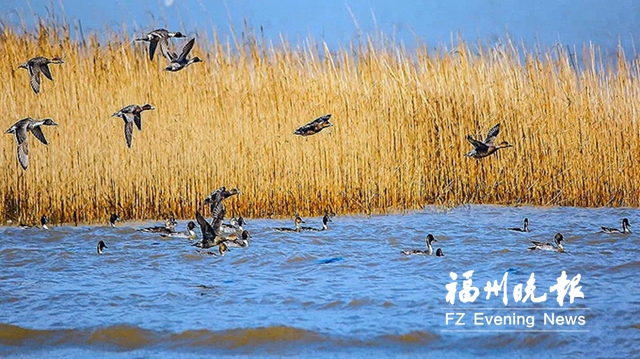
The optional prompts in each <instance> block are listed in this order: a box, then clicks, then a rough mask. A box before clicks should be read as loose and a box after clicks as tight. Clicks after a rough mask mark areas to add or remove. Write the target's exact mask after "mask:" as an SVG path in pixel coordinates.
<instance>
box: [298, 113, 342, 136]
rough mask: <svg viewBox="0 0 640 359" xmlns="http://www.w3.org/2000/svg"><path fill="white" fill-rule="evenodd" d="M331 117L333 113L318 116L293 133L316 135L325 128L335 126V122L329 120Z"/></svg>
mask: <svg viewBox="0 0 640 359" xmlns="http://www.w3.org/2000/svg"><path fill="white" fill-rule="evenodd" d="M330 118H331V114H328V115H324V116H321V117H318V118H316V119H315V120H313V121H311V122H309V123H307V124H306V125H304V126H300V127H299V128H298V129H297V130H296V131H295V132H294V133H293V134H294V135H299V136H311V135H315V134H316V133H318V132H320V131H322V130H323V129H325V128H327V127H331V126H333V124H332V123H331V122H329V119H330Z"/></svg>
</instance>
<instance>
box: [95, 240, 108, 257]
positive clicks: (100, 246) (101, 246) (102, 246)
mask: <svg viewBox="0 0 640 359" xmlns="http://www.w3.org/2000/svg"><path fill="white" fill-rule="evenodd" d="M105 248H109V247H107V245H106V244H104V241H100V242H98V254H102V251H103V250H104V249H105Z"/></svg>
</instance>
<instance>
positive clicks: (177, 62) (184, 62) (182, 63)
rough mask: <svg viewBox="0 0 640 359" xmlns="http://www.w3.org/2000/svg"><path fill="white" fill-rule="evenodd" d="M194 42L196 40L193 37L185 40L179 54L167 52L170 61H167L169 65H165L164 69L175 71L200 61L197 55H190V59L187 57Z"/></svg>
mask: <svg viewBox="0 0 640 359" xmlns="http://www.w3.org/2000/svg"><path fill="white" fill-rule="evenodd" d="M195 42H196V39H195V38H193V39H191V40H190V41H189V42H187V43H186V44H185V45H184V47H183V48H182V52H181V53H180V56H178V55H176V53H175V52H168V53H167V55H168V56H169V57H168V58H169V60H170V61H171V63H169V66H167V67H165V68H164V70H165V71H171V72H176V71H180V70H182V69H184V68H185V67H187V66H189V65H191V64H194V63H196V62H202V60H200V58H199V57H197V56H196V57H192V58H190V59H189V58H188V57H189V52H191V49H192V48H193V44H194V43H195Z"/></svg>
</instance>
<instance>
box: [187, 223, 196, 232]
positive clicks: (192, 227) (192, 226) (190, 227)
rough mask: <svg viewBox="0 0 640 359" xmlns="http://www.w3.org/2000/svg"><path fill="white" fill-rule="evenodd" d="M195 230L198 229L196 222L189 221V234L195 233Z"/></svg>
mask: <svg viewBox="0 0 640 359" xmlns="http://www.w3.org/2000/svg"><path fill="white" fill-rule="evenodd" d="M195 228H196V222H194V221H189V223H187V229H188V230H189V232H191V231H193V230H194V229H195Z"/></svg>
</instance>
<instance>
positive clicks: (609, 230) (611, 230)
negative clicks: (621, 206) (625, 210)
mask: <svg viewBox="0 0 640 359" xmlns="http://www.w3.org/2000/svg"><path fill="white" fill-rule="evenodd" d="M629 227H631V224H629V219H627V218H623V219H622V230H620V229H618V228H609V227H600V228H602V231H603V232H604V233H624V234H629V233H631V230H630V229H629Z"/></svg>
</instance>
